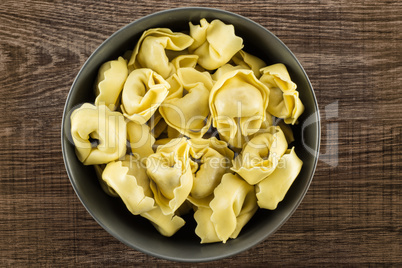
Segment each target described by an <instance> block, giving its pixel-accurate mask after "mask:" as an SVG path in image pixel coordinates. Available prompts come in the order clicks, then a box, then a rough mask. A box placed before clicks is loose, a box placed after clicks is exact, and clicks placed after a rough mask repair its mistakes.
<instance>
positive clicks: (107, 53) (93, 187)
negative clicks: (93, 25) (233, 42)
mask: <svg viewBox="0 0 402 268" xmlns="http://www.w3.org/2000/svg"><path fill="white" fill-rule="evenodd" d="M202 18H206V19H207V20H208V21H211V20H212V19H220V20H221V21H223V22H225V23H227V24H233V25H234V27H235V31H236V34H237V35H238V36H241V37H242V38H243V40H244V45H245V46H244V49H245V51H247V52H249V53H251V54H253V55H256V56H258V57H260V58H261V59H263V60H264V61H265V62H266V63H267V64H274V63H279V62H281V63H284V64H285V65H286V67H287V68H288V71H289V74H290V76H291V78H292V80H293V81H294V82H295V83H296V84H297V85H298V90H299V93H300V98H301V100H302V102H303V104H304V105H305V111H304V113H303V115H302V116H301V117H300V118H299V124H298V125H296V126H293V131H294V135H295V139H296V144H295V146H296V153H297V155H298V156H299V157H300V158H301V159H302V160H303V162H304V164H303V167H302V170H301V172H300V174H299V176H298V178H297V179H296V180H295V182H294V183H293V185H292V186H291V188H290V189H289V191H288V193H287V195H286V197H285V199H284V200H283V201H282V202H280V203H279V205H278V207H277V209H276V210H273V211H270V210H263V209H259V210H258V211H257V213H256V214H255V215H254V217H253V218H252V219H251V220H250V221H249V222H248V223H247V224H246V226H245V227H244V228H243V229H242V231H241V233H240V235H239V236H238V238H236V239H230V240H229V241H227V243H226V244H223V243H213V244H200V239H199V238H198V237H197V236H196V235H195V233H194V229H195V226H196V224H195V221H194V220H193V219H192V217H188V218H185V220H186V221H187V223H186V225H185V226H184V227H183V228H182V229H180V230H179V231H178V232H177V233H176V234H175V235H174V236H172V237H170V238H168V237H164V236H162V235H160V234H159V233H158V232H157V231H156V229H155V228H154V227H153V226H152V224H150V223H149V222H148V221H147V220H146V219H144V218H142V217H140V216H134V215H132V214H131V213H130V212H129V211H128V210H127V209H126V207H125V205H124V204H123V202H122V201H121V200H120V199H118V198H113V197H110V196H108V195H107V194H106V193H105V192H104V191H103V190H102V188H101V186H100V184H99V182H98V180H97V177H96V173H95V170H94V168H93V167H91V166H84V165H83V164H82V163H81V162H79V160H78V159H77V157H76V155H75V151H74V145H73V143H72V142H71V140H72V139H71V135H70V121H69V118H70V114H71V112H72V111H73V110H74V108H76V107H77V106H78V105H80V104H82V103H84V102H91V103H93V102H94V99H95V96H94V93H93V84H94V81H95V79H96V76H97V72H98V69H99V67H100V66H101V65H102V64H103V63H104V62H106V61H109V60H112V59H115V58H117V57H118V56H120V55H123V54H124V52H125V51H127V50H129V49H133V47H134V45H135V43H136V41H137V40H138V39H139V37H140V36H141V34H142V32H143V31H145V30H147V29H149V28H156V27H167V28H171V29H172V30H173V31H183V30H185V29H188V22H189V21H191V22H193V24H198V23H199V21H200V19H202ZM61 142H62V152H63V158H64V163H65V167H66V170H67V174H68V177H69V179H70V181H71V184H72V187H73V188H74V190H75V192H76V194H77V196H78V198H79V199H80V200H81V202H82V204H83V205H84V206H85V208H86V209H87V211H88V212H89V213H90V214H91V216H92V217H93V218H94V219H95V220H96V221H97V222H98V223H99V225H101V226H102V227H103V228H104V229H105V230H106V231H107V232H109V233H110V234H111V235H112V236H114V237H115V238H117V239H118V240H120V241H121V242H123V243H124V244H126V245H128V246H130V247H132V248H134V249H136V250H139V251H141V252H144V253H146V254H149V255H152V256H155V257H159V258H163V259H168V260H173V261H182V262H204V261H212V260H217V259H222V258H226V257H229V256H232V255H235V254H238V253H240V252H242V251H245V250H247V249H249V248H250V247H253V246H255V245H257V244H258V243H260V242H262V241H263V240H265V239H267V237H269V236H270V235H271V234H273V233H274V232H275V231H276V230H278V229H279V228H280V227H281V225H283V224H284V223H285V222H286V221H287V220H288V219H289V217H290V216H291V215H292V213H293V212H294V211H295V210H296V208H297V207H298V206H299V204H300V202H301V201H302V199H303V197H304V196H305V194H306V192H307V190H308V188H309V185H310V183H311V180H312V178H313V174H314V171H315V168H316V164H317V159H318V151H319V144H320V117H319V111H318V105H317V100H316V98H315V95H314V91H313V88H312V86H311V84H310V81H309V79H308V77H307V75H306V73H305V71H304V70H303V68H302V66H301V65H300V63H299V62H298V60H297V59H296V57H295V56H294V55H293V53H292V52H291V51H290V50H289V49H288V48H287V47H286V46H285V45H284V44H283V43H282V42H281V41H280V40H279V39H278V38H277V37H276V36H275V35H274V34H272V33H271V32H269V31H268V30H267V29H265V28H264V27H262V26H261V25H259V24H257V23H255V22H253V21H252V20H250V19H248V18H245V17H243V16H240V15H237V14H234V13H231V12H227V11H223V10H218V9H212V8H200V7H190V8H177V9H171V10H165V11H161V12H158V13H154V14H151V15H148V16H146V17H143V18H141V19H138V20H136V21H134V22H132V23H130V24H128V25H127V26H125V27H123V28H122V29H120V30H118V31H117V32H116V33H114V34H113V35H112V36H110V37H109V38H108V39H107V40H106V41H105V42H103V43H102V44H101V45H100V46H99V48H97V49H96V50H95V52H94V53H93V54H92V55H91V56H90V57H89V58H88V60H87V61H86V62H85V64H84V65H83V67H82V68H81V70H80V71H79V73H78V75H77V77H76V78H75V80H74V83H73V84H72V87H71V89H70V92H69V94H68V97H67V100H66V104H65V107H64V114H63V120H62V131H61Z"/></svg>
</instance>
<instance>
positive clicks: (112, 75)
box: [95, 57, 128, 111]
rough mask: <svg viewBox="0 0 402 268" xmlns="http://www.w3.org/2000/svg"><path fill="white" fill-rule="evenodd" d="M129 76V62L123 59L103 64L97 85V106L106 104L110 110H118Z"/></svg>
mask: <svg viewBox="0 0 402 268" xmlns="http://www.w3.org/2000/svg"><path fill="white" fill-rule="evenodd" d="M127 76H128V69H127V62H126V60H125V59H124V58H123V57H119V58H118V59H117V60H112V61H108V62H106V63H104V64H102V66H101V67H100V69H99V73H98V78H97V81H96V83H95V85H96V86H95V94H96V95H97V97H96V99H95V105H99V104H105V105H106V106H107V107H109V109H110V110H112V111H113V110H116V107H117V105H118V100H119V95H120V93H121V91H122V90H123V86H124V83H125V82H126V79H127Z"/></svg>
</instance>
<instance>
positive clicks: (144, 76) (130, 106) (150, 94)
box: [121, 68, 170, 124]
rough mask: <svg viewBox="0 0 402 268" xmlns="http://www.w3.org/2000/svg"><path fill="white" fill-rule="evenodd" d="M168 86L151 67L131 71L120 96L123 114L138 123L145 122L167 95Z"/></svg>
mask: <svg viewBox="0 0 402 268" xmlns="http://www.w3.org/2000/svg"><path fill="white" fill-rule="evenodd" d="M169 87H170V85H169V83H168V82H166V80H165V79H163V78H162V76H160V75H159V74H157V73H156V72H154V71H152V70H151V69H146V68H141V69H137V70H134V71H132V72H131V73H130V74H129V76H128V77H127V80H126V83H125V84H124V88H123V92H122V96H121V110H122V112H123V114H124V116H125V117H127V118H128V119H130V120H132V121H135V122H138V123H140V124H143V123H145V122H147V121H148V120H149V119H150V118H151V116H152V115H153V114H154V113H155V112H156V110H157V108H158V107H159V106H160V105H161V103H162V102H163V100H164V99H165V98H166V96H167V95H168V93H169Z"/></svg>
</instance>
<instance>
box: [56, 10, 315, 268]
mask: <svg viewBox="0 0 402 268" xmlns="http://www.w3.org/2000/svg"><path fill="white" fill-rule="evenodd" d="M181 10H186V11H188V12H194V11H195V12H201V11H213V12H217V13H221V14H225V15H229V16H232V17H236V18H238V19H241V20H246V21H248V22H249V23H251V24H254V25H255V26H257V27H258V28H260V29H262V30H263V31H265V32H267V34H269V35H271V36H272V37H273V38H274V39H276V41H278V42H279V43H280V44H281V45H282V46H283V47H284V48H285V50H286V51H287V53H288V54H289V55H290V56H291V57H292V58H293V59H294V60H295V62H296V63H297V65H298V67H299V68H300V70H301V71H302V73H303V76H304V77H305V79H306V81H307V84H308V86H309V91H311V94H312V97H313V100H314V106H315V107H314V109H315V114H316V115H315V117H316V118H315V119H316V120H315V123H316V124H317V131H316V133H315V135H316V137H317V140H316V143H317V145H316V148H315V149H316V151H315V156H314V161H313V165H312V169H311V175H310V178H309V179H308V182H307V183H306V184H305V185H304V189H303V192H302V194H301V196H300V197H299V199H298V200H297V203H296V205H295V206H293V207H292V209H291V210H290V212H289V213H288V215H287V216H286V217H285V218H284V219H283V220H282V221H281V222H280V223H279V224H278V225H277V226H276V228H274V229H272V230H271V231H270V232H267V233H266V234H265V235H263V236H261V237H260V238H259V239H257V240H255V241H253V243H250V244H249V245H248V246H246V247H243V248H241V249H238V250H234V251H231V252H229V253H226V254H221V255H218V256H213V257H208V258H178V257H174V256H168V255H163V254H158V253H155V252H152V251H150V250H148V249H145V248H142V247H139V246H137V245H135V244H132V243H130V242H129V241H128V240H127V239H125V238H124V237H122V236H120V235H119V234H118V233H116V232H114V231H113V230H111V229H110V228H108V227H107V226H106V225H105V224H104V223H103V222H102V221H101V220H100V219H99V218H98V217H97V216H96V215H95V214H94V213H93V212H92V211H91V210H89V208H88V206H87V205H86V204H85V202H84V200H83V196H82V195H81V193H80V192H79V191H78V187H77V185H76V183H75V182H74V180H73V179H72V173H71V171H70V165H69V162H68V159H67V158H68V156H67V153H66V148H65V147H66V146H65V139H66V135H65V123H66V117H67V115H68V114H69V113H70V112H71V111H67V108H68V104H69V103H70V101H71V98H72V94H73V89H74V88H75V87H76V84H77V81H78V80H79V79H80V77H81V75H82V72H83V70H84V69H85V68H86V67H87V65H89V64H90V62H91V61H92V59H93V58H94V56H95V55H96V54H98V52H99V51H100V50H102V48H103V47H104V46H106V45H107V44H108V43H109V42H110V40H112V39H114V38H115V36H117V35H119V34H120V33H121V32H124V31H126V30H127V29H128V28H130V27H133V26H132V25H133V24H137V23H139V22H141V21H144V20H148V19H150V18H152V17H157V16H160V15H162V14H165V13H174V12H178V11H181ZM320 144H321V117H320V111H319V107H318V102H317V98H316V95H315V92H314V89H313V86H312V84H311V82H310V79H309V77H308V76H307V73H306V72H305V70H304V68H303V66H302V65H301V64H300V62H299V60H298V59H297V58H296V56H295V55H294V54H293V52H292V51H291V50H290V49H289V48H288V47H287V46H286V45H285V44H284V43H283V41H282V40H280V39H279V38H278V37H277V36H276V35H275V34H273V33H272V32H271V31H269V30H268V29H267V28H265V27H264V26H262V25H261V24H259V23H257V22H255V21H253V20H251V19H249V18H247V17H245V16H242V15H240V14H237V13H234V12H231V11H227V10H223V9H219V8H210V7H198V6H189V7H178V8H171V9H165V10H161V11H157V12H153V13H150V14H148V15H145V16H143V17H140V18H138V19H136V20H133V21H131V22H130V23H128V24H126V25H124V26H123V27H121V28H120V29H118V30H117V31H115V32H114V33H113V34H112V35H110V36H109V37H108V38H106V39H105V40H104V41H103V42H102V43H101V44H100V45H99V46H98V47H97V48H96V49H95V50H94V51H93V52H92V53H91V55H90V56H89V57H88V58H87V59H86V61H85V62H84V64H83V65H82V66H81V68H80V69H79V71H78V73H77V75H76V77H75V79H74V81H73V83H72V85H71V87H70V89H69V92H68V95H67V98H66V100H65V105H64V109H63V115H62V122H61V147H62V155H63V162H64V166H65V169H66V172H67V175H68V178H69V180H70V183H71V185H72V186H73V189H74V192H75V193H76V195H77V197H78V199H79V200H80V202H81V204H82V205H83V206H84V207H85V209H86V210H87V212H88V213H89V214H90V215H91V217H92V218H93V219H94V220H95V221H96V222H97V223H98V224H99V225H100V226H101V227H102V228H103V229H104V230H106V231H107V232H108V233H109V234H110V235H112V236H113V237H115V238H116V239H117V240H119V241H120V242H122V243H123V244H125V245H127V246H128V247H130V248H134V249H135V250H138V251H140V252H143V253H145V254H148V255H150V256H153V257H157V258H161V259H165V260H169V261H177V262H209V261H215V260H220V259H224V258H228V257H231V256H234V255H236V254H239V253H241V252H244V251H247V250H249V249H250V248H252V247H255V246H256V245H258V244H260V243H261V242H262V241H264V240H266V239H267V238H268V237H269V236H271V235H272V234H274V233H275V232H276V231H277V230H278V229H280V228H281V227H282V226H283V225H284V224H285V223H286V222H287V221H288V220H289V218H290V217H291V216H292V215H293V213H294V212H295V211H296V210H297V208H298V207H299V205H300V204H301V202H302V201H303V199H304V197H305V195H306V194H307V191H308V189H309V188H310V184H311V182H312V180H313V177H314V174H315V171H316V168H317V163H318V159H319V150H320Z"/></svg>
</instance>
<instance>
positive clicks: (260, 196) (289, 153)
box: [256, 147, 303, 210]
mask: <svg viewBox="0 0 402 268" xmlns="http://www.w3.org/2000/svg"><path fill="white" fill-rule="evenodd" d="M302 165H303V162H302V161H301V160H300V159H299V157H297V155H296V153H295V150H294V147H293V148H292V149H291V150H286V153H285V154H284V155H283V156H282V158H281V159H280V160H279V163H278V166H277V168H276V169H275V170H274V171H273V172H272V173H271V175H269V176H268V177H266V178H265V179H263V180H262V181H260V182H259V183H258V184H257V185H256V193H257V194H256V196H257V200H258V201H257V202H258V205H259V206H260V207H261V208H266V209H271V210H273V209H276V207H277V206H278V203H279V202H280V201H282V200H283V198H284V197H285V195H286V193H287V191H288V190H289V188H290V186H291V185H292V183H293V181H294V180H295V179H296V177H297V175H299V172H300V170H301V168H302Z"/></svg>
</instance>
